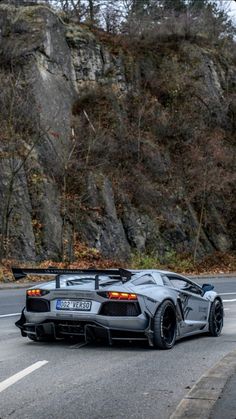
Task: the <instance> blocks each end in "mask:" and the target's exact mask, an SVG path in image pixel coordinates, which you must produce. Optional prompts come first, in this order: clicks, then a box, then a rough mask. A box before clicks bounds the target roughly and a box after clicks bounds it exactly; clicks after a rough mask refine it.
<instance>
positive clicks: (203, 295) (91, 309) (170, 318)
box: [13, 268, 224, 349]
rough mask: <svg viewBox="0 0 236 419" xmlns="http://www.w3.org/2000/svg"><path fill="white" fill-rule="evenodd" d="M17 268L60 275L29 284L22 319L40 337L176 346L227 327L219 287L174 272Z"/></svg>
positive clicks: (24, 328) (22, 272) (18, 273)
mask: <svg viewBox="0 0 236 419" xmlns="http://www.w3.org/2000/svg"><path fill="white" fill-rule="evenodd" d="M13 274H14V277H15V279H16V280H17V279H20V278H23V277H25V276H26V275H29V274H33V275H54V277H55V278H54V279H53V280H52V281H50V282H47V283H43V284H41V285H38V286H36V287H32V288H30V289H28V290H27V292H26V306H25V308H24V309H23V311H22V315H21V318H20V319H19V320H18V321H17V322H16V326H17V327H19V328H20V330H21V334H22V336H28V338H29V339H32V340H34V341H42V340H52V339H53V340H54V339H63V338H66V337H67V338H68V337H69V338H71V337H76V338H79V337H80V338H83V339H84V340H85V341H86V342H90V341H92V340H101V339H104V338H105V339H107V340H108V342H109V344H112V343H113V342H114V341H116V340H128V341H133V340H137V341H139V340H146V341H147V342H148V343H149V345H150V346H152V347H155V348H160V349H170V348H172V346H173V345H174V343H175V341H176V340H177V339H181V338H183V337H186V336H191V335H194V334H199V333H206V332H207V333H209V334H210V335H212V336H219V335H220V333H221V329H222V327H223V315H224V310H223V304H222V300H221V298H220V296H219V295H218V294H217V293H216V292H215V291H213V288H214V287H213V286H212V285H210V284H204V285H203V286H202V287H201V286H199V285H198V284H196V283H195V282H193V281H191V280H190V279H188V278H186V277H184V276H182V275H179V274H176V273H174V272H167V271H159V270H139V271H137V270H126V269H107V270H100V269H87V270H84V269H76V270H71V269H68V270H67V269H57V268H48V269H24V268H22V269H19V268H13Z"/></svg>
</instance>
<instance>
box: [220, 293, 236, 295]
mask: <svg viewBox="0 0 236 419" xmlns="http://www.w3.org/2000/svg"><path fill="white" fill-rule="evenodd" d="M219 294H220V295H236V292H220V293H219Z"/></svg>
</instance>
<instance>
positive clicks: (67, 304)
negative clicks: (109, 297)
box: [56, 300, 92, 311]
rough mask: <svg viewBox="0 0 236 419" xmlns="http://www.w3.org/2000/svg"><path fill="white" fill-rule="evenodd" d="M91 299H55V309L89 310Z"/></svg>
mask: <svg viewBox="0 0 236 419" xmlns="http://www.w3.org/2000/svg"><path fill="white" fill-rule="evenodd" d="M91 306H92V302H91V301H85V300H79V301H78V300H77V301H76V300H74V301H73V300H57V305H56V308H57V310H74V311H90V310H91Z"/></svg>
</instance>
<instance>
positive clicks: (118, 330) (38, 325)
mask: <svg viewBox="0 0 236 419" xmlns="http://www.w3.org/2000/svg"><path fill="white" fill-rule="evenodd" d="M25 314H26V316H25ZM27 314H28V313H25V311H23V312H22V315H21V318H20V319H19V320H18V321H17V322H16V326H17V327H19V328H20V330H21V334H22V336H28V335H30V336H32V335H33V336H34V337H35V338H36V340H37V339H39V340H40V339H42V338H47V337H53V338H55V339H61V338H65V337H78V338H79V337H81V338H82V339H84V340H85V341H86V342H89V341H91V340H99V339H106V340H108V342H109V343H110V344H112V343H113V342H114V341H115V340H128V341H129V340H149V319H148V318H147V317H145V316H144V315H140V316H138V317H136V318H134V317H132V318H125V319H124V318H121V317H119V318H118V319H117V318H110V317H109V318H104V317H106V316H98V315H96V316H86V315H84V316H80V317H79V318H78V316H77V317H76V316H75V317H74V318H71V317H69V316H67V318H66V316H62V317H60V318H59V317H57V318H55V317H53V315H51V316H48V314H49V313H47V317H46V316H45V318H43V319H42V318H41V321H38V320H39V319H38V318H37V321H36V318H34V319H33V317H35V315H33V316H31V315H30V317H29V316H27ZM36 317H38V316H36ZM122 323H123V324H122ZM124 323H125V325H124ZM149 343H150V342H149Z"/></svg>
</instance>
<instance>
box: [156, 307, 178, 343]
mask: <svg viewBox="0 0 236 419" xmlns="http://www.w3.org/2000/svg"><path fill="white" fill-rule="evenodd" d="M153 332H154V346H155V347H156V348H159V349H171V348H172V347H173V346H174V344H175V341H176V332H177V321H176V311H175V306H174V304H173V303H172V302H171V301H169V300H166V301H164V302H163V303H162V304H161V305H160V307H159V308H158V309H157V312H156V315H155V317H154V327H153Z"/></svg>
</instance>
